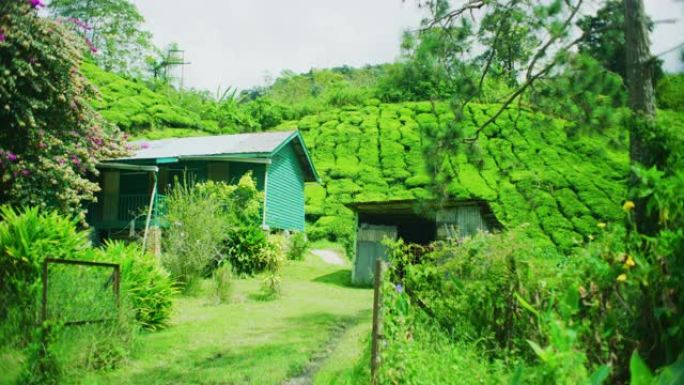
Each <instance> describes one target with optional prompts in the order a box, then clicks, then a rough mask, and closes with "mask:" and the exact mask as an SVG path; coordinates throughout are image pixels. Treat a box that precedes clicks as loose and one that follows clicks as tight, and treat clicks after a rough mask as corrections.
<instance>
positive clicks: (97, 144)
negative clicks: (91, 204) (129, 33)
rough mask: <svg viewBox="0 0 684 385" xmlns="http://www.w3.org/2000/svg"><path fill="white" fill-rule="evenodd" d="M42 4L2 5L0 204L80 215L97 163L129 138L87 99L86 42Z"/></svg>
mask: <svg viewBox="0 0 684 385" xmlns="http://www.w3.org/2000/svg"><path fill="white" fill-rule="evenodd" d="M38 4H40V1H36V0H31V1H23V0H22V1H9V2H3V3H0V73H1V74H2V76H1V77H0V202H3V203H4V202H9V203H11V204H13V205H18V206H20V205H27V206H39V207H50V208H55V209H60V211H62V212H65V213H81V214H82V202H83V201H84V200H92V199H93V193H94V192H95V191H97V189H98V185H97V183H95V182H92V181H91V178H92V177H93V176H95V175H97V170H96V168H95V165H96V163H97V162H98V161H99V160H100V159H103V158H108V157H112V156H116V155H120V154H123V153H124V151H123V150H124V149H123V143H124V138H123V136H122V135H121V133H120V132H119V131H118V130H117V129H116V128H115V127H113V126H110V125H108V124H107V123H106V122H105V121H104V120H103V119H102V118H101V117H100V116H99V115H98V114H97V113H96V112H95V111H94V110H93V109H92V108H91V107H90V105H89V104H88V102H87V98H88V97H89V96H92V95H93V89H92V88H91V86H90V85H89V83H88V82H87V80H86V79H85V78H84V77H83V76H82V75H81V74H80V72H79V64H80V63H81V61H82V59H83V57H82V54H83V51H84V48H85V44H84V42H83V39H82V38H80V37H78V36H77V35H75V34H73V33H72V32H70V31H69V30H68V29H67V28H65V27H64V26H63V25H62V24H60V23H56V22H54V21H52V20H49V19H46V18H42V17H39V16H38V15H37V12H36V10H35V7H36V6H37V5H38Z"/></svg>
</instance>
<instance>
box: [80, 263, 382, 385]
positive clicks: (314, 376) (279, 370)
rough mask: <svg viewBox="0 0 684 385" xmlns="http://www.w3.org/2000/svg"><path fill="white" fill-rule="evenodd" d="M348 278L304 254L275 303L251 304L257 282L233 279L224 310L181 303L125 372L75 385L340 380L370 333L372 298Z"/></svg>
mask: <svg viewBox="0 0 684 385" xmlns="http://www.w3.org/2000/svg"><path fill="white" fill-rule="evenodd" d="M349 276H350V270H349V265H346V266H336V265H329V264H325V263H324V262H323V261H321V260H320V258H318V257H315V256H313V255H309V256H308V257H307V259H306V260H305V261H302V262H288V263H287V265H286V266H285V268H284V272H283V294H282V296H281V297H280V298H278V299H276V300H274V301H268V302H262V301H258V300H257V299H256V296H255V294H256V293H257V292H258V291H259V285H260V283H261V282H260V280H259V278H250V279H245V280H236V281H235V284H234V285H235V289H234V295H233V297H234V300H233V303H230V304H223V305H216V304H214V303H212V301H211V300H210V299H209V298H208V296H206V295H204V296H199V297H196V298H190V297H179V298H178V301H177V306H176V313H175V316H174V318H173V320H172V325H171V327H170V328H168V329H166V330H163V331H160V332H155V333H149V334H146V335H143V336H141V337H140V338H139V339H138V343H137V347H136V349H135V351H134V353H133V356H132V357H131V359H130V360H129V362H127V363H126V365H125V366H124V367H122V368H120V369H117V370H114V371H111V372H107V373H99V374H92V375H90V376H87V377H85V378H79V379H77V380H75V381H73V382H75V383H82V384H103V385H104V384H141V385H142V384H145V385H163V384H164V385H165V384H255V385H257V384H283V383H286V381H295V380H296V381H300V382H292V383H293V384H298V385H299V384H309V383H313V382H314V380H315V383H316V384H321V382H320V380H319V378H321V376H323V377H325V376H331V378H333V377H334V378H339V377H340V375H346V374H344V373H347V374H348V373H351V371H350V370H351V368H350V367H351V366H353V365H354V364H355V362H356V360H355V359H354V360H350V359H349V357H348V356H354V357H358V356H359V355H360V354H361V353H362V351H363V345H361V344H362V342H361V341H362V340H364V339H365V338H366V336H367V334H368V331H369V330H370V326H369V322H370V318H371V305H372V292H371V290H368V289H360V288H354V287H350V286H348V282H349ZM332 357H335V360H336V361H338V360H337V357H346V360H342V361H340V362H334V363H331V362H330V360H332V359H333V358H332ZM341 362H344V363H346V364H345V365H346V366H345V365H340V363H341ZM319 372H320V375H319ZM335 383H342V382H335Z"/></svg>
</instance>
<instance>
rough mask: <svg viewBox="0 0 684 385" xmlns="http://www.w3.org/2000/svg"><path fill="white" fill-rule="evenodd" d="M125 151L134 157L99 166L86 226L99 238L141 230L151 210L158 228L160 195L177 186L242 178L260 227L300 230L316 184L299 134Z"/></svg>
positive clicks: (145, 145)
mask: <svg viewBox="0 0 684 385" xmlns="http://www.w3.org/2000/svg"><path fill="white" fill-rule="evenodd" d="M131 146H132V147H133V148H134V152H133V154H132V155H130V156H128V157H124V158H118V159H111V160H108V161H105V162H102V163H100V164H99V165H98V168H99V169H100V171H101V172H100V175H99V184H100V187H101V191H100V192H99V193H98V194H97V196H96V197H97V201H96V203H94V204H92V205H91V206H90V207H89V208H88V217H87V218H88V222H89V223H90V224H91V225H92V226H93V227H94V228H95V229H96V230H97V231H98V232H100V235H106V234H110V235H111V234H115V233H122V232H125V231H126V229H136V228H142V227H143V226H144V225H145V220H144V218H145V215H144V213H146V212H148V210H149V208H150V203H151V205H152V208H153V210H152V213H153V221H155V223H158V221H156V218H157V217H158V216H159V215H160V214H161V212H160V210H161V209H163V201H164V199H165V195H164V194H165V193H166V192H167V191H168V190H169V188H170V187H171V185H172V183H173V182H174V180H176V178H183V175H185V178H186V180H189V181H193V182H201V181H206V180H214V181H222V182H227V183H236V182H237V181H238V180H239V179H240V178H241V177H242V176H243V175H244V174H245V173H247V172H251V173H252V175H253V176H254V178H255V179H256V183H257V188H258V189H259V190H261V191H263V192H264V207H263V210H262V215H263V227H264V228H265V229H280V230H291V231H303V230H304V183H305V182H319V178H318V174H317V173H316V169H315V167H314V165H313V163H312V161H311V157H310V155H309V152H308V150H307V148H306V145H305V144H304V140H303V139H302V137H301V135H300V133H299V131H282V132H267V133H251V134H236V135H220V136H207V137H192V138H174V139H164V140H155V141H148V142H133V143H131ZM102 233H104V234H102Z"/></svg>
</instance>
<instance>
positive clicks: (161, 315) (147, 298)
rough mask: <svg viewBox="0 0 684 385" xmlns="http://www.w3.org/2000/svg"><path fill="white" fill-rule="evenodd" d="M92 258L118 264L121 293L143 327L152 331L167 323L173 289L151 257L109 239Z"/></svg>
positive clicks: (130, 246)
mask: <svg viewBox="0 0 684 385" xmlns="http://www.w3.org/2000/svg"><path fill="white" fill-rule="evenodd" d="M94 259H96V260H100V261H103V262H111V263H118V264H119V266H120V269H121V292H122V293H123V295H124V298H125V299H126V302H127V303H126V305H127V306H129V307H130V308H131V310H132V311H133V314H134V317H135V321H136V322H137V323H138V324H139V325H140V326H141V327H142V328H144V329H151V330H154V329H160V328H163V327H165V326H166V325H167V322H168V320H169V318H170V317H171V310H172V306H173V295H174V294H175V289H174V288H173V281H172V280H171V278H170V277H169V274H168V273H167V272H166V271H165V270H164V269H162V267H161V266H160V265H159V262H158V261H157V259H156V258H155V257H154V256H152V255H150V254H148V253H143V252H142V250H141V247H140V246H139V245H137V244H134V243H132V244H125V243H123V242H108V243H106V244H105V246H104V248H103V249H98V250H97V252H96V253H95V254H94Z"/></svg>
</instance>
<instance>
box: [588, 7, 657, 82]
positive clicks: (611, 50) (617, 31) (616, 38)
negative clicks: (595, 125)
mask: <svg viewBox="0 0 684 385" xmlns="http://www.w3.org/2000/svg"><path fill="white" fill-rule="evenodd" d="M654 25H655V24H654V23H653V22H651V21H650V20H649V19H647V26H648V30H649V32H650V31H653V27H654ZM577 26H578V27H579V28H580V29H581V30H582V31H583V32H584V33H586V38H585V39H584V40H583V41H581V42H580V43H579V45H578V48H579V51H580V52H582V53H586V54H588V55H590V56H591V57H593V58H594V59H596V60H598V61H599V62H600V63H601V64H603V66H604V67H606V68H607V69H608V70H609V71H612V72H615V73H616V74H618V75H620V76H621V77H622V78H623V79H625V80H627V62H626V61H625V57H626V52H625V44H626V42H625V28H624V27H625V3H624V0H609V1H606V2H605V4H604V5H603V7H601V8H600V9H599V10H598V12H596V14H595V15H587V16H584V17H582V18H580V19H579V20H578V22H577ZM613 26H615V28H613ZM653 71H654V73H653V75H654V79H655V80H656V81H657V80H658V78H660V77H661V76H662V74H663V70H662V61H661V60H657V59H656V60H655V61H654V63H653Z"/></svg>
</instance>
